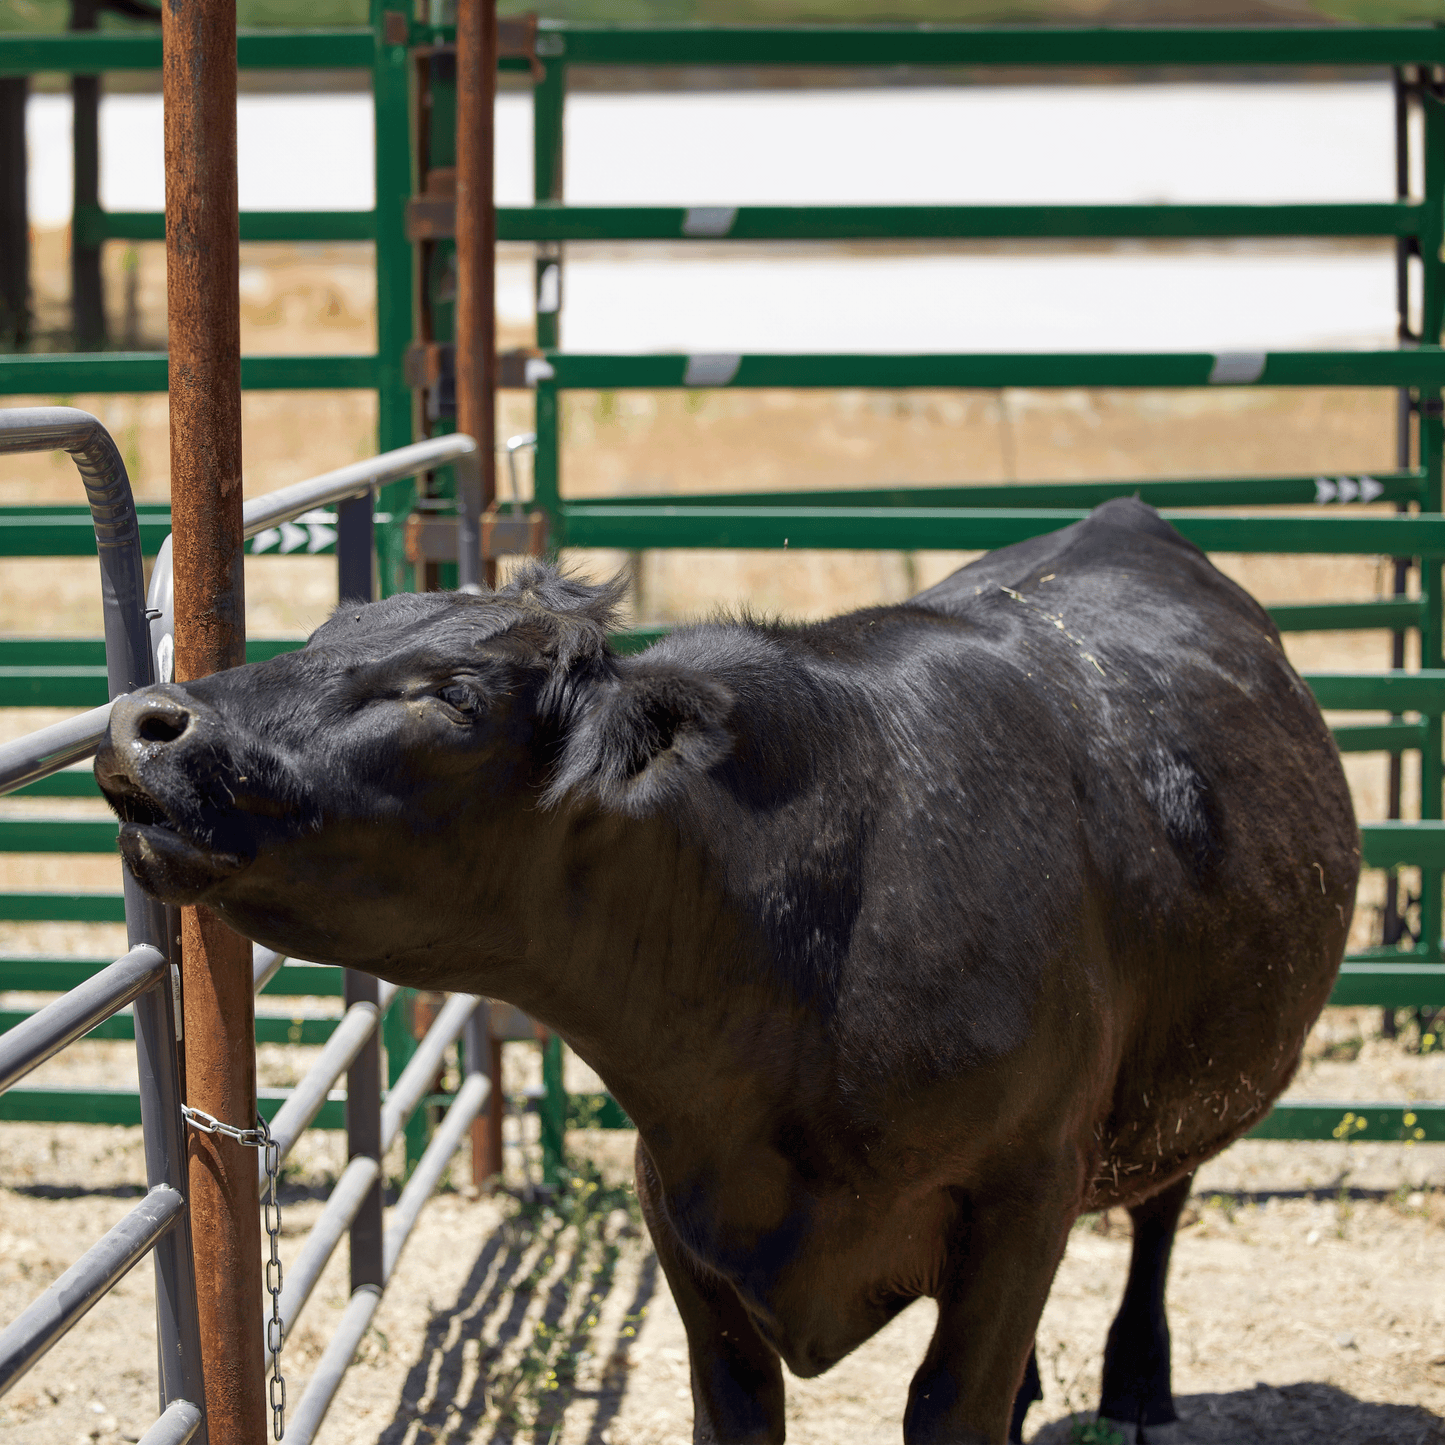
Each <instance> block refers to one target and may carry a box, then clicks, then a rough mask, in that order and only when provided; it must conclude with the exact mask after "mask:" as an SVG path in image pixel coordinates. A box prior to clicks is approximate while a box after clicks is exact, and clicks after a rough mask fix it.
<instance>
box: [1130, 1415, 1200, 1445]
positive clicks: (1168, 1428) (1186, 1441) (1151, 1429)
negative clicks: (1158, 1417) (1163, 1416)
mask: <svg viewBox="0 0 1445 1445" xmlns="http://www.w3.org/2000/svg"><path fill="white" fill-rule="evenodd" d="M1139 1445H1190V1436H1189V1432H1188V1431H1187V1430H1186V1429H1185V1428H1184V1421H1183V1420H1170V1421H1168V1422H1167V1423H1166V1424H1163V1425H1146V1426H1144V1428H1143V1429H1142V1430H1141V1431H1140V1432H1139Z"/></svg>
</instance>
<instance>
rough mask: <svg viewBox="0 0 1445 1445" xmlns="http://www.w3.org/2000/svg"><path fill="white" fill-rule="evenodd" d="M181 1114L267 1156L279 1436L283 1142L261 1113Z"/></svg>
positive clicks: (274, 1417) (274, 1416)
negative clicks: (232, 1116)
mask: <svg viewBox="0 0 1445 1445" xmlns="http://www.w3.org/2000/svg"><path fill="white" fill-rule="evenodd" d="M181 1115H182V1117H183V1118H184V1119H185V1121H186V1123H188V1124H189V1125H190V1126H191V1127H192V1128H193V1129H199V1130H200V1131H201V1133H203V1134H222V1135H224V1136H225V1137H226V1138H227V1139H234V1140H235V1141H236V1143H237V1144H243V1145H245V1147H246V1148H248V1149H260V1150H262V1151H264V1154H265V1160H266V1199H265V1208H266V1234H267V1235H268V1236H269V1238H270V1241H271V1257H270V1258H269V1259H268V1260H267V1261H266V1293H267V1294H269V1295H270V1296H271V1317H270V1319H268V1320H267V1321H266V1352H267V1354H269V1355H270V1356H271V1380H270V1386H269V1391H268V1398H269V1399H270V1402H271V1433H272V1434H273V1435H274V1436H275V1437H276V1439H277V1440H281V1439H283V1438H284V1437H285V1435H286V1377H285V1375H283V1374H282V1373H281V1201H280V1200H279V1199H278V1198H277V1197H276V1181H277V1179H278V1177H279V1176H280V1173H281V1146H280V1145H279V1144H278V1143H277V1142H276V1141H275V1140H274V1139H273V1138H272V1137H271V1129H270V1126H269V1125H268V1124H267V1123H266V1121H265V1119H263V1118H262V1117H261V1116H260V1114H257V1115H256V1127H255V1128H254V1129H238V1128H237V1127H236V1126H235V1125H234V1124H223V1123H222V1122H221V1121H220V1120H219V1119H217V1118H216V1117H215V1115H213V1114H207V1113H206V1112H205V1111H204V1110H202V1109H192V1108H191V1107H190V1106H189V1105H186V1104H182V1105H181Z"/></svg>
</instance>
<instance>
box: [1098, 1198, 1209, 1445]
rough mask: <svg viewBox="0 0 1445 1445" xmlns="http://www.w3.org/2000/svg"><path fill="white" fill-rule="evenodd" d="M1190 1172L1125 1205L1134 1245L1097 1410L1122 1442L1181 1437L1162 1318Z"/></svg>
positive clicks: (1149, 1444) (1161, 1444)
mask: <svg viewBox="0 0 1445 1445" xmlns="http://www.w3.org/2000/svg"><path fill="white" fill-rule="evenodd" d="M1193 1182H1194V1176H1193V1175H1192V1174H1190V1175H1186V1176H1185V1177H1184V1178H1183V1179H1180V1180H1178V1181H1177V1182H1176V1183H1174V1184H1171V1185H1170V1186H1169V1187H1168V1188H1167V1189H1164V1190H1161V1191H1160V1192H1159V1193H1158V1194H1156V1195H1154V1196H1153V1198H1151V1199H1146V1200H1145V1201H1144V1202H1143V1203H1142V1204H1136V1205H1134V1206H1133V1207H1132V1208H1131V1209H1130V1210H1129V1217H1130V1219H1132V1220H1133V1223H1134V1243H1133V1247H1132V1249H1131V1251H1130V1255H1129V1282H1128V1284H1127V1285H1125V1287H1124V1299H1123V1303H1122V1304H1120V1306H1119V1313H1118V1314H1117V1315H1115V1317H1114V1323H1113V1324H1112V1325H1110V1326H1109V1341H1108V1344H1107V1345H1106V1346H1105V1348H1104V1381H1103V1389H1102V1391H1101V1393H1100V1396H1099V1414H1100V1415H1101V1416H1102V1417H1103V1418H1104V1419H1106V1420H1108V1421H1109V1423H1110V1424H1112V1425H1113V1426H1114V1428H1115V1429H1116V1430H1118V1431H1119V1433H1120V1434H1121V1435H1123V1437H1124V1439H1125V1440H1126V1441H1128V1442H1129V1445H1134V1442H1136V1441H1137V1442H1139V1445H1170V1442H1174V1441H1178V1440H1179V1439H1180V1438H1181V1428H1180V1426H1179V1425H1178V1423H1177V1422H1178V1419H1179V1416H1178V1414H1177V1413H1176V1412H1175V1409H1174V1392H1173V1388H1172V1385H1171V1383H1170V1359H1169V1321H1168V1318H1167V1317H1166V1315H1165V1312H1164V1285H1165V1282H1166V1280H1167V1279H1168V1275H1169V1253H1170V1250H1171V1249H1172V1248H1173V1246H1174V1231H1175V1229H1176V1228H1177V1227H1178V1224H1179V1213H1180V1211H1181V1210H1182V1209H1183V1208H1184V1201H1185V1200H1186V1199H1188V1198H1189V1189H1190V1186H1191V1185H1192V1184H1193Z"/></svg>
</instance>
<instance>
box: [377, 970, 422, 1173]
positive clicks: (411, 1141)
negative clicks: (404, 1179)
mask: <svg viewBox="0 0 1445 1445" xmlns="http://www.w3.org/2000/svg"><path fill="white" fill-rule="evenodd" d="M415 1001H416V992H415V990H414V989H409V988H399V989H397V991H396V997H395V998H394V999H393V1000H392V1005H391V1007H390V1008H389V1009H388V1010H387V1012H386V1019H385V1020H384V1022H383V1024H382V1043H383V1044H385V1045H386V1086H387V1088H388V1089H393V1088H395V1087H396V1081H397V1080H398V1079H399V1078H401V1073H402V1070H403V1069H405V1068H406V1066H407V1065H408V1064H409V1063H410V1062H411V1056H412V1055H413V1054H414V1053H416V1033H415V1031H414V1028H413V1024H414V1021H415V1010H414V1007H413V1005H414V1004H415ZM404 1133H405V1137H406V1170H405V1172H406V1174H407V1175H408V1176H410V1174H411V1171H412V1170H413V1169H414V1168H415V1167H416V1161H417V1160H418V1159H420V1158H421V1156H422V1151H423V1150H424V1149H425V1148H426V1133H427V1111H426V1106H425V1105H424V1104H423V1105H419V1106H418V1107H417V1109H416V1112H415V1113H414V1114H413V1115H412V1116H411V1118H410V1120H409V1121H408V1122H407V1125H406V1129H405V1131H404Z"/></svg>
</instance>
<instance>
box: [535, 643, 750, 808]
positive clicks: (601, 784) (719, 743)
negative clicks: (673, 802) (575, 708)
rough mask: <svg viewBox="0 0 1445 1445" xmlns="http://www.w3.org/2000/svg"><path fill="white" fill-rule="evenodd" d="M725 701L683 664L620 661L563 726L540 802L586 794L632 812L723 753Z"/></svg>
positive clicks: (727, 696) (728, 700) (716, 686)
mask: <svg viewBox="0 0 1445 1445" xmlns="http://www.w3.org/2000/svg"><path fill="white" fill-rule="evenodd" d="M732 702H733V700H732V694H731V693H730V692H729V691H728V690H727V688H725V687H723V686H722V685H721V684H720V683H717V682H715V681H713V679H712V678H710V677H708V676H707V675H706V674H704V673H701V672H696V671H694V670H693V669H691V668H685V667H669V666H666V665H657V664H645V663H623V664H622V669H621V670H620V672H619V673H618V674H617V675H616V676H614V677H612V678H609V679H608V680H607V681H605V682H601V683H599V684H598V686H597V690H596V692H595V694H594V696H593V698H592V701H591V704H590V705H589V706H586V707H585V708H584V709H583V710H582V712H581V714H580V716H578V717H577V718H576V720H575V721H574V722H573V723H572V725H571V726H570V727H569V728H568V729H567V735H566V740H565V742H564V744H563V748H562V759H561V765H560V766H559V768H558V770H557V774H556V777H555V778H554V780H553V782H552V784H551V786H550V787H549V788H548V790H547V801H548V802H549V803H555V802H560V801H561V799H562V798H563V797H565V796H567V795H573V796H575V795H577V794H584V795H585V794H591V795H592V796H593V797H595V798H596V799H597V800H598V801H599V802H600V803H602V804H603V805H604V806H607V807H611V808H616V809H618V810H620V811H621V812H624V813H628V814H631V815H632V816H633V817H640V816H641V815H642V814H644V813H646V812H648V811H650V810H651V809H652V808H654V807H656V806H657V805H658V804H659V803H661V802H662V801H664V800H665V799H666V798H667V797H669V796H670V795H672V794H674V793H675V792H677V791H679V790H680V789H681V788H683V787H685V786H686V784H687V781H688V779H689V778H693V777H697V776H699V775H700V774H702V773H704V772H706V771H707V769H708V768H710V767H712V765H713V764H714V763H716V762H718V761H719V760H721V759H722V758H724V757H725V756H726V755H727V754H728V752H729V751H730V749H731V747H732V738H731V736H730V735H729V733H728V730H727V718H728V714H729V713H730V712H731V711H732Z"/></svg>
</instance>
